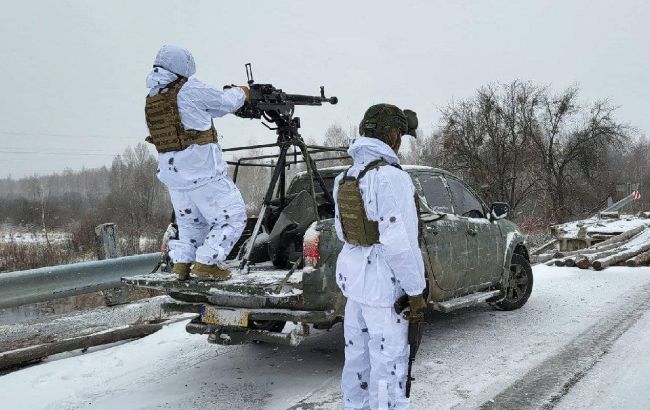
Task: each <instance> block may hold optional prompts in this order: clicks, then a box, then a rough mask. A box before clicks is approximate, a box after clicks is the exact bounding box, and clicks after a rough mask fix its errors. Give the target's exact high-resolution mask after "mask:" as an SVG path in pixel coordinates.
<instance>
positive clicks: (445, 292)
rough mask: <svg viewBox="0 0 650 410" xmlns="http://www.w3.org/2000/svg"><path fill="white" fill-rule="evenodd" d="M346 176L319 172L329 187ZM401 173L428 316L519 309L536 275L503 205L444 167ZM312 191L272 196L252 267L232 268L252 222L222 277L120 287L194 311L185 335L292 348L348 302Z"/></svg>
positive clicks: (151, 277)
mask: <svg viewBox="0 0 650 410" xmlns="http://www.w3.org/2000/svg"><path fill="white" fill-rule="evenodd" d="M344 169H345V167H330V168H323V169H319V173H320V174H321V176H322V178H323V179H324V181H325V185H326V186H327V187H328V189H330V190H331V187H332V186H333V183H334V178H335V177H336V176H337V175H338V174H340V173H341V172H342V171H343V170H344ZM403 169H404V170H405V171H406V172H408V173H409V175H410V176H411V178H412V179H413V183H414V185H415V187H416V190H417V193H418V195H419V197H420V203H421V206H420V221H421V229H420V232H421V235H420V248H421V251H422V256H423V258H424V262H425V271H426V272H425V274H426V282H427V302H428V305H429V307H430V309H432V310H435V311H439V312H450V311H453V310H456V309H460V308H463V307H468V306H471V305H475V304H478V303H484V302H487V303H490V304H491V305H493V306H494V307H495V308H497V309H500V310H513V309H518V308H520V307H521V306H523V305H524V304H525V303H526V301H527V300H528V297H529V296H530V294H531V291H532V286H533V275H532V270H531V267H530V263H529V255H528V251H527V249H526V243H525V237H524V236H523V235H522V234H521V232H520V231H519V230H518V228H517V226H516V225H515V224H514V223H512V222H510V221H508V220H507V219H505V218H506V216H507V212H508V206H507V205H506V204H503V203H495V204H493V205H492V206H491V207H487V206H486V205H485V203H484V202H483V201H482V200H481V199H480V198H479V196H478V195H476V193H475V192H474V191H473V190H472V189H471V188H470V187H469V186H468V185H466V184H465V183H464V182H463V181H462V180H461V179H460V178H458V177H456V176H454V175H452V174H451V173H449V172H447V171H444V170H442V169H437V168H432V167H427V166H408V165H407V166H404V167H403ZM309 187H310V184H309V180H308V176H307V174H306V173H302V174H300V173H299V174H297V175H296V176H295V177H294V178H293V179H292V181H291V183H290V184H289V187H288V189H287V190H286V194H285V196H284V197H283V198H282V201H283V203H284V204H285V206H284V207H282V208H280V207H279V206H278V199H277V198H276V199H275V200H274V201H275V202H272V203H271V210H270V212H271V214H270V215H271V217H270V218H267V223H266V224H265V225H262V232H261V233H260V234H259V235H257V239H256V240H255V244H254V246H253V251H252V253H251V256H250V259H249V260H250V262H251V263H250V265H249V266H248V268H247V269H243V270H239V259H240V258H241V257H242V253H243V249H244V248H245V247H246V246H245V243H246V241H247V239H248V238H249V237H250V236H251V227H252V226H253V225H254V224H255V222H256V218H250V219H249V221H248V225H247V229H246V230H245V231H244V234H243V235H242V238H241V239H240V241H239V242H238V244H237V246H236V249H234V250H233V252H232V253H231V254H230V255H229V259H228V260H227V263H228V264H229V266H230V267H231V268H232V271H233V275H232V277H231V278H230V279H229V280H227V281H223V282H214V281H205V280H199V279H196V278H192V279H190V280H188V281H178V280H177V279H176V278H175V276H174V275H172V274H169V273H152V274H146V275H139V276H133V277H127V278H123V282H125V283H127V284H131V285H135V286H140V287H146V288H153V289H159V290H162V291H164V292H166V293H167V294H169V295H170V296H171V297H172V298H173V299H174V300H175V301H177V303H174V304H172V305H173V306H171V309H174V310H177V311H185V312H195V313H197V316H195V317H194V318H193V319H192V320H191V321H190V322H189V323H188V324H187V327H186V330H187V331H188V332H190V333H198V334H205V335H207V336H208V341H209V342H211V343H218V344H240V343H245V342H250V341H258V342H268V343H279V344H288V345H294V346H295V345H297V344H299V343H300V342H301V341H302V340H303V339H304V338H305V337H307V336H308V335H309V334H310V332H313V329H328V328H330V327H332V326H333V325H334V324H335V323H337V322H340V321H342V320H343V311H344V309H343V308H344V305H345V298H344V296H343V295H342V294H341V292H340V291H339V289H338V287H337V285H336V281H335V275H336V272H335V269H336V259H337V256H338V254H339V252H340V250H341V248H342V245H343V244H342V242H341V241H340V240H339V239H338V238H337V236H336V232H335V229H334V220H333V216H334V209H333V206H332V205H331V204H330V203H329V202H327V201H326V199H325V196H324V195H323V193H322V192H318V190H319V189H320V187H318V186H317V187H316V188H317V190H316V191H317V192H316V195H315V197H314V196H312V195H310V194H308V190H309ZM330 192H331V191H330ZM315 212H318V215H315Z"/></svg>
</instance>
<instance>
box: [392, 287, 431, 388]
mask: <svg viewBox="0 0 650 410" xmlns="http://www.w3.org/2000/svg"><path fill="white" fill-rule="evenodd" d="M393 308H394V309H395V312H396V313H397V314H398V315H401V314H402V312H404V311H405V310H407V309H409V297H408V295H403V296H401V297H400V298H399V299H397V301H396V302H395V304H394V305H393ZM423 330H424V321H423V320H420V321H417V322H413V321H410V320H409V330H408V342H409V368H408V374H407V376H406V397H410V396H411V381H413V380H415V379H414V378H413V377H412V376H411V370H412V369H413V362H414V361H415V355H416V354H417V353H418V349H419V348H420V342H421V341H422V332H423Z"/></svg>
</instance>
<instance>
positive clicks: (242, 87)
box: [238, 85, 251, 101]
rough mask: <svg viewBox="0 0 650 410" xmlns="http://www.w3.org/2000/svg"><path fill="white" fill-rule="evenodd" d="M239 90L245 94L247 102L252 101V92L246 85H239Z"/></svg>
mask: <svg viewBox="0 0 650 410" xmlns="http://www.w3.org/2000/svg"><path fill="white" fill-rule="evenodd" d="M238 87H239V88H241V90H242V91H243V92H244V96H245V97H246V101H248V100H250V99H251V90H250V88H248V87H246V86H245V85H239V86H238Z"/></svg>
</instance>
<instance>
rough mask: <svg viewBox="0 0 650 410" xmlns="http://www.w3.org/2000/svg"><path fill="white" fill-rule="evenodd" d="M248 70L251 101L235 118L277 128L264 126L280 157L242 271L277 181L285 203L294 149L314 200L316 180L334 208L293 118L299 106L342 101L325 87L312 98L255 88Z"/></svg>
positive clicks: (269, 86) (272, 88) (266, 87)
mask: <svg viewBox="0 0 650 410" xmlns="http://www.w3.org/2000/svg"><path fill="white" fill-rule="evenodd" d="M245 67H246V78H247V80H248V87H249V90H250V93H249V98H248V101H247V102H246V103H244V105H243V106H242V107H241V108H240V109H239V110H237V111H236V112H235V115H236V116H238V117H241V118H250V119H264V120H265V121H267V122H269V123H272V124H274V125H275V126H273V127H272V126H269V125H267V124H264V123H262V124H263V125H264V126H265V127H266V128H268V129H270V130H274V131H275V132H276V134H277V135H278V139H277V142H276V144H274V145H277V146H278V147H280V153H279V154H278V157H277V161H276V163H275V168H274V170H273V174H272V176H271V182H270V184H269V187H268V189H267V190H266V195H265V196H264V202H263V203H262V208H261V209H260V213H259V216H258V218H257V222H256V223H255V227H254V228H253V232H252V234H251V237H250V238H249V239H248V245H247V248H246V253H245V254H244V257H243V259H242V261H241V264H240V266H239V268H240V269H242V270H243V269H244V268H245V267H247V265H248V261H249V259H250V255H251V252H252V250H253V245H254V243H255V239H256V238H257V234H258V233H259V231H260V228H261V226H262V221H264V220H265V219H266V211H267V208H268V207H269V205H270V203H271V200H272V199H273V192H275V187H276V185H277V184H278V181H280V184H281V185H280V186H281V188H282V189H280V191H281V192H282V194H281V197H280V198H281V203H283V202H284V196H283V195H284V194H283V192H284V188H283V186H284V180H285V164H286V158H287V152H288V151H289V148H290V147H291V146H293V147H296V148H298V149H299V150H300V152H301V154H302V157H303V158H304V160H305V165H306V168H307V173H308V174H309V176H310V177H311V178H310V183H311V192H312V196H314V197H315V195H316V194H315V189H314V179H315V180H316V181H317V182H318V184H319V185H320V187H321V190H322V192H323V195H324V196H325V199H326V200H327V201H328V202H329V203H331V204H332V205H333V204H334V198H332V194H331V193H330V192H329V189H328V188H327V186H326V185H325V181H323V178H322V177H321V176H320V174H319V173H318V170H317V169H316V163H315V162H314V160H313V159H312V158H311V156H310V153H309V150H308V148H307V146H306V145H305V142H304V141H303V139H302V137H301V136H300V133H299V132H298V129H299V128H300V118H298V117H294V116H293V114H294V110H295V107H296V106H297V105H311V106H320V105H323V103H330V104H336V103H338V101H339V100H338V98H336V97H325V88H324V87H322V86H321V88H320V96H313V95H301V94H287V93H285V92H284V91H282V90H281V89H279V88H276V87H275V86H273V85H272V84H256V83H255V80H254V79H253V69H252V68H251V63H247V64H246V65H245ZM314 212H315V215H318V209H317V207H316V203H315V202H314Z"/></svg>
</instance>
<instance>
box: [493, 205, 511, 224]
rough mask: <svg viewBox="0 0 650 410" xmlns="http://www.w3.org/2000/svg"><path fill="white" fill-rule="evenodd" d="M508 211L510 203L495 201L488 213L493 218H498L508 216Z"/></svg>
mask: <svg viewBox="0 0 650 410" xmlns="http://www.w3.org/2000/svg"><path fill="white" fill-rule="evenodd" d="M508 212H510V205H508V204H506V203H505V202H495V203H493V204H492V207H490V215H491V216H492V219H493V220H499V219H503V218H506V217H508Z"/></svg>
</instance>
